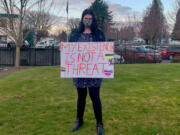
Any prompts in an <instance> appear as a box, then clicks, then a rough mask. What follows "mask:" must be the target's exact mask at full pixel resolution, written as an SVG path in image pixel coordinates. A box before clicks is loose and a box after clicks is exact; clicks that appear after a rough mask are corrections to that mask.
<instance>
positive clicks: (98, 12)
mask: <svg viewBox="0 0 180 135" xmlns="http://www.w3.org/2000/svg"><path fill="white" fill-rule="evenodd" d="M90 9H92V10H93V12H94V14H95V17H96V19H97V24H98V27H99V28H100V29H101V30H103V31H105V24H106V23H111V22H112V15H111V13H112V12H111V11H109V9H108V5H107V4H106V3H105V2H104V1H103V0H95V1H94V2H93V3H92V4H91V6H90Z"/></svg>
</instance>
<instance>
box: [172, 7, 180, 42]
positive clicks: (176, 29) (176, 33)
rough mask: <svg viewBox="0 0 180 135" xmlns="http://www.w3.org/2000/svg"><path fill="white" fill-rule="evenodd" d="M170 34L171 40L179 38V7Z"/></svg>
mask: <svg viewBox="0 0 180 135" xmlns="http://www.w3.org/2000/svg"><path fill="white" fill-rule="evenodd" d="M171 36H172V39H173V40H180V8H179V10H178V12H177V15H176V23H175V25H174V29H173V32H172V35H171Z"/></svg>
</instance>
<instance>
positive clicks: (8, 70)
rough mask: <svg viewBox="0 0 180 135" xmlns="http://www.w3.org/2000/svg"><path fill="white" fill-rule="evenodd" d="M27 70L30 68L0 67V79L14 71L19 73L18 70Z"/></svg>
mask: <svg viewBox="0 0 180 135" xmlns="http://www.w3.org/2000/svg"><path fill="white" fill-rule="evenodd" d="M28 68H32V67H31V66H20V67H0V77H1V76H3V75H5V74H8V73H11V72H15V71H19V70H24V69H28Z"/></svg>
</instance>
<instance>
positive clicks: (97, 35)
mask: <svg viewBox="0 0 180 135" xmlns="http://www.w3.org/2000/svg"><path fill="white" fill-rule="evenodd" d="M80 34H81V33H80V32H79V31H78V30H77V29H76V30H73V31H72V32H71V34H70V39H69V42H77V41H78V39H79V37H80ZM93 41H94V42H105V41H106V38H105V35H104V33H103V32H102V31H101V30H99V29H98V30H96V32H94V33H93Z"/></svg>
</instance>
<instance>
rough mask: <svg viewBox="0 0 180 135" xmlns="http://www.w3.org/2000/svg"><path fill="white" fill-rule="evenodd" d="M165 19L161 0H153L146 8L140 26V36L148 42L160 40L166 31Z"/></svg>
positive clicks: (153, 42) (152, 42)
mask: <svg viewBox="0 0 180 135" xmlns="http://www.w3.org/2000/svg"><path fill="white" fill-rule="evenodd" d="M165 31H166V19H165V17H164V15H163V6H162V3H161V0H153V2H152V5H151V6H150V7H149V8H148V9H147V11H146V13H145V15H144V18H143V22H142V28H141V36H142V38H143V39H144V40H145V41H149V43H150V44H155V43H156V42H157V41H159V42H160V41H161V40H162V37H163V34H164V33H166V32H165Z"/></svg>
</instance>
